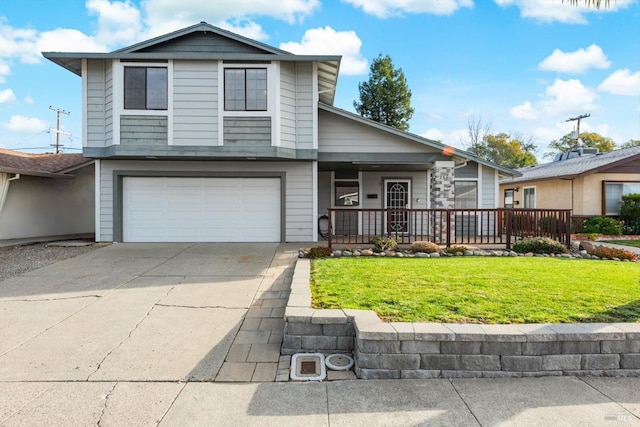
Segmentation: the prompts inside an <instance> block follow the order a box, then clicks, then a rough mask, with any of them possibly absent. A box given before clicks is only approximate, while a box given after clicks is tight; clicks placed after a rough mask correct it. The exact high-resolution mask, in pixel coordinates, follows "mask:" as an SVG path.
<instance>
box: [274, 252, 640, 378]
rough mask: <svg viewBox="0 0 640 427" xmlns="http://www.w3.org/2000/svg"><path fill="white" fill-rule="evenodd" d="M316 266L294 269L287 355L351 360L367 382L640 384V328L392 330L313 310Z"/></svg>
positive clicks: (360, 315)
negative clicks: (577, 379)
mask: <svg viewBox="0 0 640 427" xmlns="http://www.w3.org/2000/svg"><path fill="white" fill-rule="evenodd" d="M310 266H311V264H310V260H308V259H299V260H298V261H297V264H296V268H295V272H294V275H293V280H292V283H291V294H290V296H289V302H288V304H287V307H286V310H285V330H284V337H283V344H282V353H283V354H295V353H301V352H321V353H325V354H331V353H344V352H353V355H354V359H355V362H356V363H355V365H356V366H355V373H356V375H357V376H358V378H361V379H382V378H385V379H391V378H414V379H415V378H439V377H445V378H472V377H486V378H490V377H518V376H550V375H595V376H601V375H606V376H640V323H582V324H521V325H479V324H451V323H387V322H382V321H381V320H380V319H379V318H378V316H377V315H376V314H375V313H374V312H373V311H368V310H316V309H313V308H311V290H310V288H309V277H310Z"/></svg>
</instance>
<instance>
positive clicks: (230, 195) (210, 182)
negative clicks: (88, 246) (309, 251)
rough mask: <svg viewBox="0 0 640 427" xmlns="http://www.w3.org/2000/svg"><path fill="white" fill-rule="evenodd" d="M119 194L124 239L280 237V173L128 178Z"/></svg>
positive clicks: (253, 239)
mask: <svg viewBox="0 0 640 427" xmlns="http://www.w3.org/2000/svg"><path fill="white" fill-rule="evenodd" d="M123 194H124V195H123V238H124V241H131V242H187V241H188V242H191V241H194V242H200V241H207V242H242V241H245V242H277V241H280V215H281V206H280V204H281V202H280V179H279V178H175V177H157V178H156V177H154V178H147V177H130V178H129V177H127V178H124V183H123Z"/></svg>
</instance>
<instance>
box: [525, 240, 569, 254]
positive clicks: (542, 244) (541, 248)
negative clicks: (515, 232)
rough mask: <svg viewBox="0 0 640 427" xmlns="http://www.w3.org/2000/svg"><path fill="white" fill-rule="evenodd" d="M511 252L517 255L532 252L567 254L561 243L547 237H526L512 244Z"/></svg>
mask: <svg viewBox="0 0 640 427" xmlns="http://www.w3.org/2000/svg"><path fill="white" fill-rule="evenodd" d="M513 250H514V251H515V252H518V253H527V252H532V253H534V254H566V253H567V248H566V247H565V246H564V245H563V244H562V243H560V242H557V241H555V240H553V239H550V238H548V237H527V238H525V239H522V240H520V241H518V242H516V243H514V244H513Z"/></svg>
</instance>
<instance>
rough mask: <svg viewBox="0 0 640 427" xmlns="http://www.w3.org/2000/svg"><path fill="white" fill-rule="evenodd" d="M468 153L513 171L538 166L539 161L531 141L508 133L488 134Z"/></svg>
mask: <svg viewBox="0 0 640 427" xmlns="http://www.w3.org/2000/svg"><path fill="white" fill-rule="evenodd" d="M468 151H470V152H471V153H473V154H475V155H476V156H478V157H479V158H481V159H483V160H487V161H490V162H493V163H497V164H499V165H501V166H505V167H508V168H511V169H517V168H522V167H525V166H533V165H537V164H538V160H537V159H536V156H535V154H533V151H535V144H533V142H532V141H531V140H529V141H524V140H523V138H522V137H513V136H511V135H509V134H506V133H499V134H497V135H492V134H486V135H485V136H484V137H483V138H482V141H480V142H478V143H476V144H475V146H474V147H471V148H470V149H469V150H468Z"/></svg>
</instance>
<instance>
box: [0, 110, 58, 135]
mask: <svg viewBox="0 0 640 427" xmlns="http://www.w3.org/2000/svg"><path fill="white" fill-rule="evenodd" d="M2 126H4V127H5V128H6V129H7V130H10V131H12V132H23V133H38V132H42V131H44V130H47V128H48V127H49V126H48V124H47V122H45V121H43V120H40V119H38V118H35V117H26V116H22V115H19V114H18V115H15V116H11V118H10V119H9V122H7V123H3V124H2Z"/></svg>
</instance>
